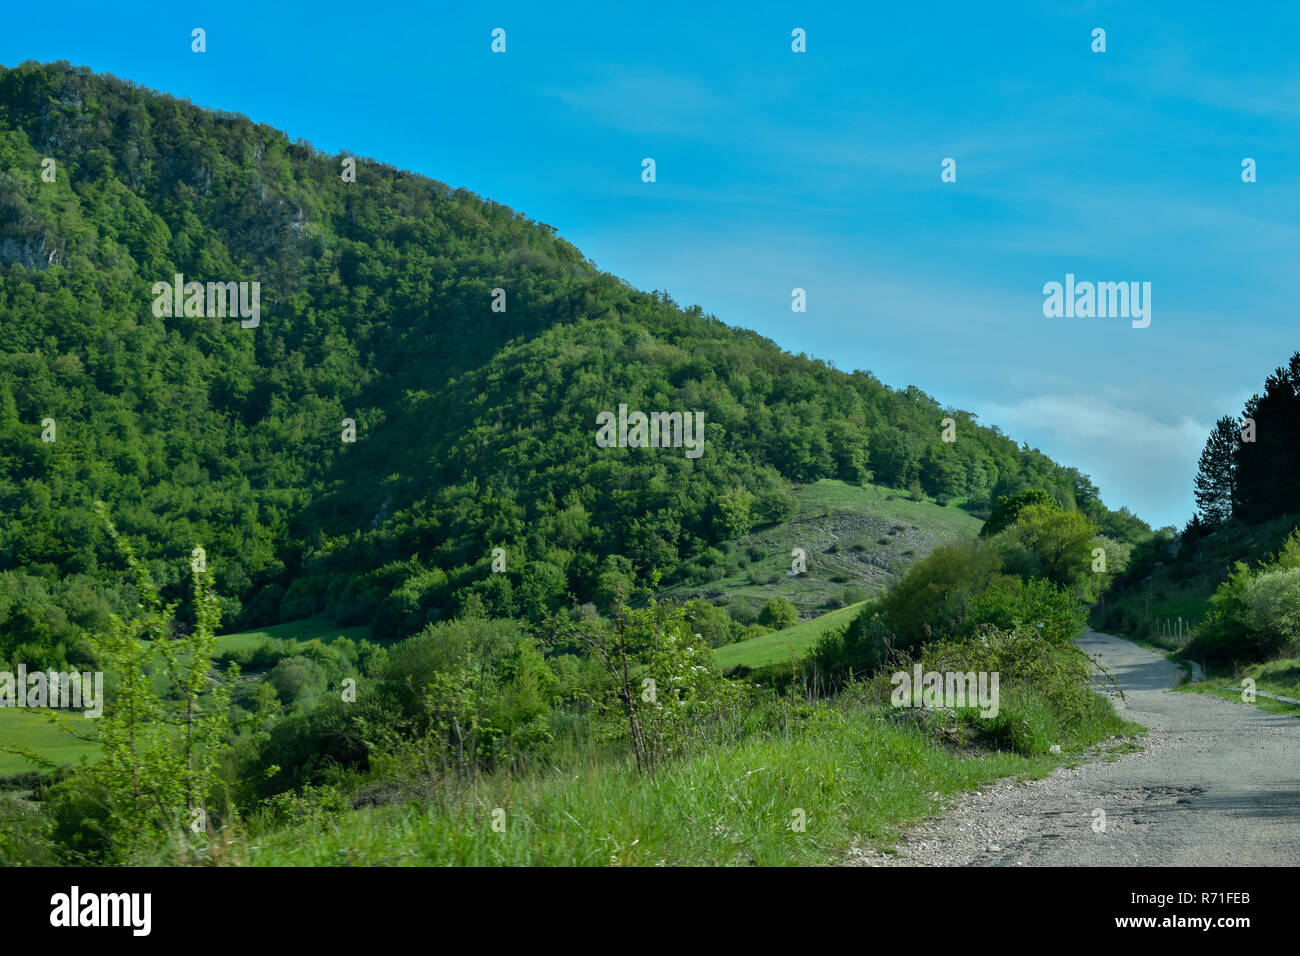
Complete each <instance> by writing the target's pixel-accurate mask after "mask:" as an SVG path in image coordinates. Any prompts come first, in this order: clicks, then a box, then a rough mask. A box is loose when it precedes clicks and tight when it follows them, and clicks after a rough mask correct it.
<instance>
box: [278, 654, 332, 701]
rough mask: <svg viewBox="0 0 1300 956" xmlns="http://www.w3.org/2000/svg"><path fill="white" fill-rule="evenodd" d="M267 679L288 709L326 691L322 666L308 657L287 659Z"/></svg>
mask: <svg viewBox="0 0 1300 956" xmlns="http://www.w3.org/2000/svg"><path fill="white" fill-rule="evenodd" d="M266 679H267V680H268V681H269V682H270V684H271V686H272V687H274V688H275V692H276V693H277V694H279V695H280V701H281V702H282V703H283V704H284V705H285V706H286V707H292V706H293V705H294V704H295V703H296V702H298V701H299V700H306V699H309V698H310V697H312V696H315V695H316V694H319V693H321V692H322V691H324V690H325V675H324V674H323V673H322V671H321V668H320V665H318V664H317V663H316V662H315V661H313V660H311V659H309V658H306V657H286V658H285V659H284V660H282V661H280V663H278V664H276V665H275V667H274V668H272V669H271V673H269V674H267V675H266Z"/></svg>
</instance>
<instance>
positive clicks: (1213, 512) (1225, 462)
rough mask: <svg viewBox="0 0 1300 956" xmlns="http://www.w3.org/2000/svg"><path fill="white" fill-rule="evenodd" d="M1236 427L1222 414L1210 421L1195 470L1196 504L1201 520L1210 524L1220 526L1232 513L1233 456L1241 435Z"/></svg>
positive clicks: (1212, 526)
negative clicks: (1207, 434) (1212, 425)
mask: <svg viewBox="0 0 1300 956" xmlns="http://www.w3.org/2000/svg"><path fill="white" fill-rule="evenodd" d="M1238 429H1239V426H1238V424H1237V422H1236V421H1234V420H1233V419H1232V418H1231V417H1230V416H1228V415H1225V416H1223V417H1222V418H1220V419H1219V420H1218V421H1217V422H1215V423H1214V429H1213V430H1212V431H1211V432H1210V437H1209V438H1208V439H1206V441H1205V448H1204V449H1202V451H1201V460H1200V464H1199V465H1198V467H1197V471H1196V507H1197V509H1198V510H1199V512H1200V516H1201V522H1202V523H1203V524H1206V525H1208V526H1210V527H1211V528H1217V527H1219V526H1221V525H1222V524H1223V523H1224V522H1225V521H1227V520H1228V519H1229V518H1231V517H1232V503H1233V500H1234V498H1235V497H1236V484H1237V468H1236V462H1235V458H1234V456H1235V454H1236V451H1237V443H1238V441H1239V440H1240V437H1241V436H1240V432H1239V430H1238Z"/></svg>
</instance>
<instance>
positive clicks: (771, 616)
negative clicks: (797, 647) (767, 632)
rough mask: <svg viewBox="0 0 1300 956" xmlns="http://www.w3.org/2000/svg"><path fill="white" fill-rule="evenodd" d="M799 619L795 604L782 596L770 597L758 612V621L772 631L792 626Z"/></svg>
mask: <svg viewBox="0 0 1300 956" xmlns="http://www.w3.org/2000/svg"><path fill="white" fill-rule="evenodd" d="M798 620H799V612H798V611H797V610H796V609H795V606H794V605H793V604H791V603H790V602H789V601H788V600H786V599H785V598H783V597H778V598H772V600H770V601H768V602H767V603H766V604H764V605H763V610H761V611H759V612H758V623H759V624H762V625H763V626H764V627H770V628H772V630H774V631H779V630H782V629H783V628H787V627H792V626H793V625H794V624H795V622H797V621H798Z"/></svg>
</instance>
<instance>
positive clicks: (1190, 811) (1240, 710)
mask: <svg viewBox="0 0 1300 956" xmlns="http://www.w3.org/2000/svg"><path fill="white" fill-rule="evenodd" d="M1079 643H1080V646H1081V647H1083V649H1084V650H1086V651H1087V652H1088V653H1089V654H1090V655H1092V656H1093V657H1094V659H1097V660H1100V661H1101V663H1102V664H1103V665H1104V666H1105V667H1106V669H1107V670H1109V671H1110V673H1111V674H1112V675H1114V677H1115V679H1116V681H1117V682H1118V683H1119V686H1120V687H1122V688H1123V690H1124V693H1125V695H1126V698H1127V699H1126V700H1120V699H1118V698H1115V704H1116V708H1117V709H1118V711H1119V713H1120V715H1121V716H1123V717H1125V718H1127V719H1129V720H1132V721H1136V722H1137V723H1139V724H1142V725H1144V726H1146V727H1148V728H1150V734H1149V735H1148V736H1147V737H1146V738H1139V741H1141V742H1142V744H1143V746H1144V749H1143V751H1142V752H1140V753H1131V754H1124V755H1121V756H1118V757H1117V758H1114V757H1112V758H1111V760H1110V761H1108V760H1107V759H1105V758H1096V759H1093V760H1091V761H1090V762H1088V763H1086V764H1084V765H1082V766H1080V767H1077V768H1075V769H1072V770H1071V769H1061V770H1058V771H1056V772H1055V773H1053V774H1052V775H1051V776H1050V777H1047V778H1045V779H1043V780H1031V781H1024V782H1014V781H999V782H997V783H992V784H989V785H987V786H986V787H984V788H983V789H982V790H981V791H978V792H976V793H974V794H964V795H962V796H960V797H957V798H954V799H953V800H952V801H951V802H950V803H949V804H948V805H946V806H945V807H944V810H943V814H944V815H943V816H942V817H939V818H931V819H929V820H927V821H925V822H924V823H922V824H920V825H919V826H917V827H915V828H914V829H912V830H910V831H909V832H908V834H907V836H906V837H905V839H904V840H903V841H902V842H901V843H900V844H899V845H898V847H897V850H898V852H897V853H896V854H881V853H877V852H874V851H866V850H856V851H854V853H853V854H852V856H851V858H850V859H849V860H847V861H846V862H847V863H848V864H850V865H856V866H1112V865H1113V866H1242V865H1260V866H1296V865H1300V719H1297V718H1295V717H1287V716H1280V715H1277V714H1270V713H1268V712H1266V711H1262V710H1260V709H1258V708H1256V707H1254V706H1253V705H1249V704H1242V703H1234V702H1231V701H1226V700H1221V699H1219V698H1217V697H1212V696H1209V695H1206V694H1176V693H1173V692H1171V691H1170V689H1169V688H1171V687H1173V686H1174V683H1175V680H1176V677H1177V668H1176V667H1175V666H1174V665H1173V664H1171V663H1170V662H1169V661H1168V660H1166V659H1165V658H1164V657H1163V656H1162V655H1160V654H1157V653H1155V652H1153V651H1149V650H1145V649H1144V648H1141V647H1138V646H1137V645H1136V644H1133V643H1131V642H1130V641H1126V640H1123V639H1122V638H1118V637H1113V636H1111V635H1108V634H1101V633H1098V632H1096V631H1091V630H1090V631H1088V632H1087V633H1086V634H1085V636H1084V637H1083V638H1082V639H1081V640H1080V642H1079ZM1111 743H1112V744H1117V743H1120V741H1112V742H1111ZM1097 809H1100V810H1103V811H1105V830H1104V832H1096V830H1095V829H1094V820H1099V819H1100V816H1099V815H1096V814H1095V811H1096V810H1097Z"/></svg>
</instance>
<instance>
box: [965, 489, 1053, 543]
mask: <svg viewBox="0 0 1300 956" xmlns="http://www.w3.org/2000/svg"><path fill="white" fill-rule="evenodd" d="M1030 505H1043V506H1044V507H1047V508H1059V507H1060V504H1059V503H1058V502H1057V500H1056V499H1055V498H1053V497H1052V496H1051V495H1049V494H1048V493H1047V492H1046V491H1043V489H1041V488H1028V489H1026V490H1025V491H1021V492H1018V493H1017V494H1014V495H1004V496H1002V497H1001V498H999V499H998V504H997V507H996V508H994V509H993V513H992V514H991V515H989V519H988V520H987V521H986V522H984V527H983V528H981V529H980V536H981V537H985V538H991V537H993V536H994V535H995V534H998V533H1000V532H1002V531H1004V530H1006V529H1007V528H1008V527H1010V526H1011V525H1012V524H1014V523H1015V520H1016V518H1017V517H1019V515H1020V512H1021V511H1022V510H1023V509H1025V508H1028V507H1029V506H1030Z"/></svg>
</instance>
